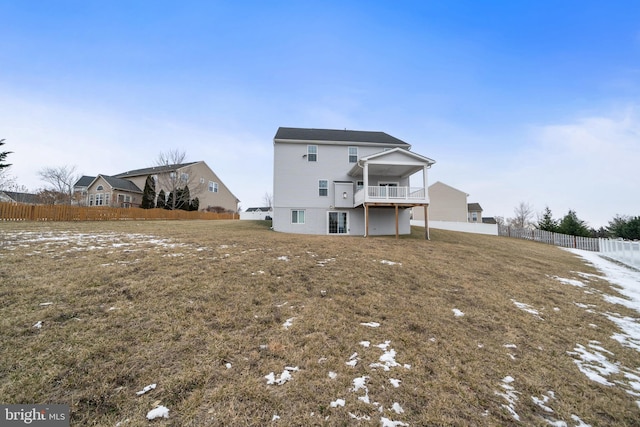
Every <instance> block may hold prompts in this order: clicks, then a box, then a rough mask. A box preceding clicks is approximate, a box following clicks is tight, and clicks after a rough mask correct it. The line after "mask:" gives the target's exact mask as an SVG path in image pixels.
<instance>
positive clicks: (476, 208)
mask: <svg viewBox="0 0 640 427" xmlns="http://www.w3.org/2000/svg"><path fill="white" fill-rule="evenodd" d="M467 211H468V212H469V218H468V221H469V222H482V207H481V206H480V203H469V204H467Z"/></svg>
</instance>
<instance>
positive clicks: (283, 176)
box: [273, 127, 435, 238]
mask: <svg viewBox="0 0 640 427" xmlns="http://www.w3.org/2000/svg"><path fill="white" fill-rule="evenodd" d="M410 149H411V145H409V144H407V143H406V142H404V141H402V140H400V139H398V138H395V137H393V136H391V135H388V134H386V133H384V132H370V131H353V130H333V129H302V128H288V127H281V128H279V129H278V131H277V133H276V135H275V137H274V182H273V229H274V230H275V231H282V232H288V233H303V234H329V235H348V234H350V235H364V236H368V235H389V234H395V235H396V236H397V235H399V234H409V233H410V232H411V225H410V217H411V208H413V207H416V206H421V207H423V209H424V211H425V212H426V211H427V207H428V205H429V197H428V194H427V191H426V188H427V170H428V169H429V168H430V167H431V166H432V165H433V164H434V163H435V161H434V160H432V159H429V158H428V157H424V156H422V155H420V154H416V153H413V152H411V151H410ZM412 182H414V183H417V184H415V187H412V186H411V185H412V184H411V183H412ZM425 228H426V230H427V232H426V236H425V237H427V238H428V227H425Z"/></svg>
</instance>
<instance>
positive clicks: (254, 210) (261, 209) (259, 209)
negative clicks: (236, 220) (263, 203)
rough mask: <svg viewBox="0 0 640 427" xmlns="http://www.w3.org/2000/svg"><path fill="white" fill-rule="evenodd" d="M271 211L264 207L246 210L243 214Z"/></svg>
mask: <svg viewBox="0 0 640 427" xmlns="http://www.w3.org/2000/svg"><path fill="white" fill-rule="evenodd" d="M270 210H271V208H269V207H264V208H247V210H246V211H245V212H269V211H270Z"/></svg>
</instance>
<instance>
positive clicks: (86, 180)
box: [74, 175, 96, 187]
mask: <svg viewBox="0 0 640 427" xmlns="http://www.w3.org/2000/svg"><path fill="white" fill-rule="evenodd" d="M94 179H96V177H95V176H88V175H83V176H82V177H81V178H80V179H79V180H78V182H76V183H75V184H74V187H88V186H89V185H90V184H91V183H92V182H93V180H94Z"/></svg>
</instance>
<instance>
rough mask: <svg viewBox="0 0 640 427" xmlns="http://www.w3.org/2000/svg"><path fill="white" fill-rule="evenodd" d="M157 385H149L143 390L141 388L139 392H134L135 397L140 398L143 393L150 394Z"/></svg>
mask: <svg viewBox="0 0 640 427" xmlns="http://www.w3.org/2000/svg"><path fill="white" fill-rule="evenodd" d="M156 386H157V384H155V383H154V384H149V385H148V386H146V387H145V388H143V389H142V390H140V391H136V395H138V396H142V395H143V394H145V393H148V392H150V391H151V390H154V389H155V388H156Z"/></svg>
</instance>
